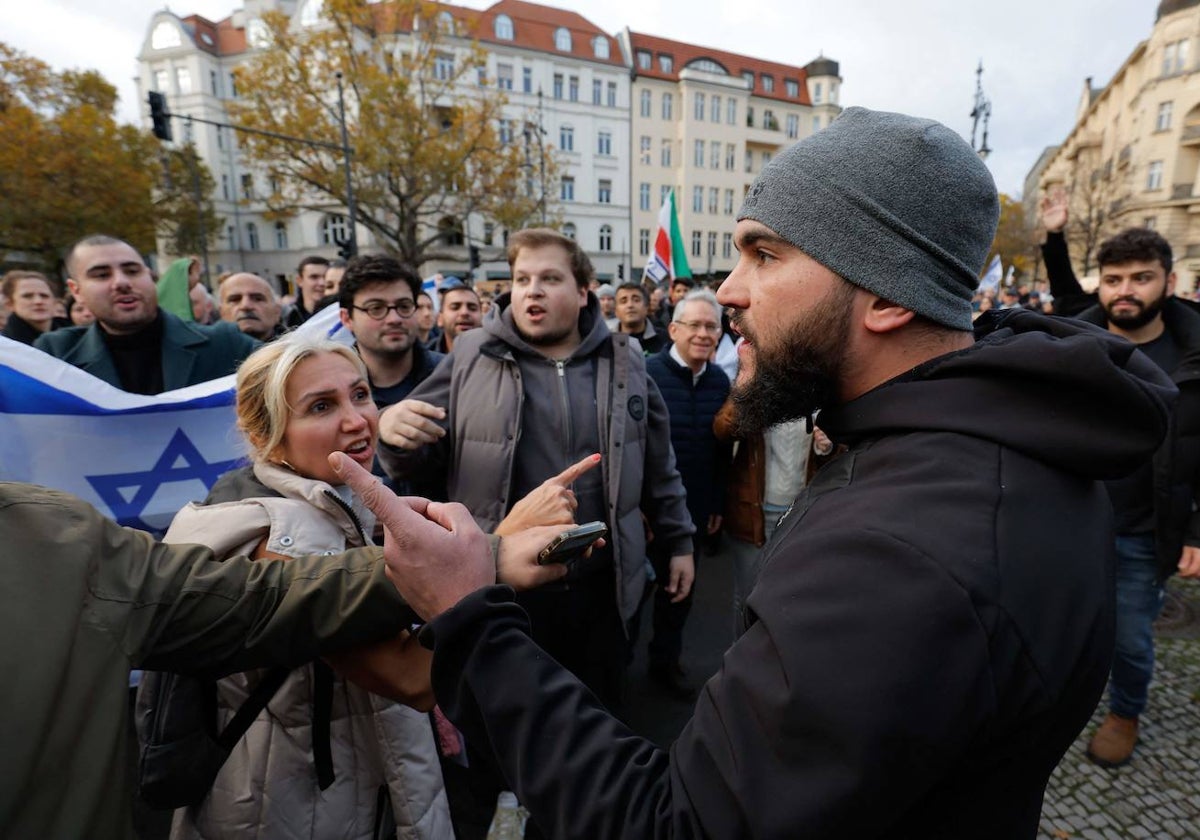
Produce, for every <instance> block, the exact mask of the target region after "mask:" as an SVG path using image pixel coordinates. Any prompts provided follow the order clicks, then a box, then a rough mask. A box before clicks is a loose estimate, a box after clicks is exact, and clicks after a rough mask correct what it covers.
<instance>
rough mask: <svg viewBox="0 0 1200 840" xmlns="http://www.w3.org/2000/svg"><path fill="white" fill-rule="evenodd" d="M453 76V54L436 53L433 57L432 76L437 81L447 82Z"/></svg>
mask: <svg viewBox="0 0 1200 840" xmlns="http://www.w3.org/2000/svg"><path fill="white" fill-rule="evenodd" d="M453 76H454V56H452V55H451V54H450V53H438V54H437V55H436V56H434V58H433V77H434V78H435V79H437V80H438V81H442V82H447V81H449V80H450V79H451V77H453Z"/></svg>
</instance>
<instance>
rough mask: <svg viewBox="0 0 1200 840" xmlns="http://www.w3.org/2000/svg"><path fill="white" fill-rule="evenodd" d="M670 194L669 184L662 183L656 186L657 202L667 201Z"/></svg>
mask: <svg viewBox="0 0 1200 840" xmlns="http://www.w3.org/2000/svg"><path fill="white" fill-rule="evenodd" d="M670 194H671V185H670V184H663V185H662V186H661V187H659V188H658V203H659V204H660V205H662V204H666V203H667V196H669V195H670Z"/></svg>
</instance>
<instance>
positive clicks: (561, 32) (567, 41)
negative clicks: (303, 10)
mask: <svg viewBox="0 0 1200 840" xmlns="http://www.w3.org/2000/svg"><path fill="white" fill-rule="evenodd" d="M554 49H556V50H558V51H559V52H570V51H571V33H570V31H569V30H568V29H567V28H566V27H565V26H560V27H558V29H556V30H554Z"/></svg>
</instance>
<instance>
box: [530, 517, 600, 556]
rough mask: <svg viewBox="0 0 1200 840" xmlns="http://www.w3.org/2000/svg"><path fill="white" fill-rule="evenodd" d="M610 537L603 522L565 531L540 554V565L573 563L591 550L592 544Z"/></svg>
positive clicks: (577, 526)
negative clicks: (602, 538)
mask: <svg viewBox="0 0 1200 840" xmlns="http://www.w3.org/2000/svg"><path fill="white" fill-rule="evenodd" d="M606 536H608V526H607V525H605V524H604V523H603V522H585V523H584V524H582V525H576V526H575V527H574V528H571V529H570V530H568V531H563V532H562V533H561V534H559V535H558V536H557V537H555V538H554V539H552V540H551V541H550V544H549V545H547V546H546V547H545V548H543V549H542V550H541V551H540V552H539V553H538V563H539V564H540V565H543V566H544V565H546V564H547V563H573V562H574V561H576V560H578V559H579V558H580V557H582V556H583V555H584V553H585V552H586V551H587V550H588V549H589V548H591V546H592V543H594V542H595V541H596V540H598V539H600V538H601V537H606Z"/></svg>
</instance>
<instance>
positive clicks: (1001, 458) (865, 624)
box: [423, 310, 1175, 840]
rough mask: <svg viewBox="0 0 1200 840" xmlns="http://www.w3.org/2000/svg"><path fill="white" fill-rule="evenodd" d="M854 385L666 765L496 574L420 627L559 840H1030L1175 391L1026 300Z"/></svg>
mask: <svg viewBox="0 0 1200 840" xmlns="http://www.w3.org/2000/svg"><path fill="white" fill-rule="evenodd" d="M979 326H980V330H981V332H982V333H984V335H983V336H982V340H980V341H978V342H977V343H976V344H975V345H974V346H972V347H971V348H969V349H966V350H963V351H960V352H956V353H951V354H948V355H946V356H942V357H939V358H937V359H934V360H932V361H930V362H928V363H926V364H924V365H922V366H921V367H919V368H917V369H916V370H913V371H911V372H910V373H908V374H906V375H904V376H901V377H898V378H897V379H894V380H892V381H890V382H888V383H885V384H883V385H881V386H879V387H877V388H875V389H873V390H872V391H870V392H868V393H866V394H864V395H862V396H861V397H859V398H857V399H855V400H853V401H852V402H850V403H848V404H844V405H840V406H834V407H831V408H828V409H826V411H825V412H824V413H823V414H822V416H821V425H822V427H823V428H824V429H825V430H826V431H827V432H828V433H829V434H830V436H831V437H832V438H833V439H834V440H836V441H837V442H839V443H843V444H846V446H847V450H846V451H845V452H843V453H842V454H840V455H838V456H837V457H835V458H834V459H832V460H831V461H830V462H829V463H828V464H827V465H826V466H825V467H824V468H823V469H822V470H821V471H820V472H819V473H818V474H817V476H816V477H815V479H814V480H813V481H812V483H811V484H809V486H808V487H806V488H805V489H804V490H803V491H802V492H801V494H800V496H799V497H798V498H797V499H796V501H795V503H794V505H793V507H792V509H791V510H790V512H789V514H788V515H787V516H786V517H785V518H784V520H783V522H782V524H781V525H780V527H779V529H778V531H777V532H776V535H775V537H774V538H773V539H772V541H771V542H770V543H769V544H768V545H767V547H766V548H765V549H764V557H763V559H762V572H761V575H760V577H759V580H758V583H757V585H756V587H755V588H754V590H753V592H752V593H751V594H750V596H749V598H748V602H747V608H746V625H747V628H746V632H745V633H744V634H743V635H742V636H740V637H739V638H738V640H737V641H736V642H735V643H734V645H733V647H732V648H731V649H730V650H729V651H728V652H727V653H726V655H725V658H724V662H723V665H722V667H721V670H720V671H719V672H718V674H717V675H716V676H715V677H713V678H712V679H711V680H710V681H709V682H708V684H707V685H706V686H705V688H704V690H703V692H702V694H701V697H700V699H699V701H698V703H697V706H696V711H695V715H694V717H693V718H692V720H691V722H690V723H689V724H688V725H687V726H686V727H685V729H684V731H683V733H682V734H681V735H680V737H679V739H678V740H677V741H676V743H675V745H674V746H673V748H672V750H671V752H670V754H669V755H668V754H667V753H666V752H663V751H661V750H659V749H657V748H656V747H655V746H654V745H652V744H650V743H649V742H647V741H645V740H643V739H640V738H638V737H637V736H635V735H634V734H633V733H631V732H630V731H629V730H628V729H626V728H625V727H624V726H623V725H622V724H620V723H619V722H617V721H616V720H614V719H612V718H611V717H609V716H608V715H607V714H606V713H604V712H603V710H602V709H600V708H599V706H598V705H597V704H596V703H595V701H593V700H592V699H591V698H590V697H589V696H588V695H587V693H586V692H585V691H584V690H583V689H582V688H581V687H580V686H579V685H578V684H577V683H576V682H575V681H574V680H573V679H572V678H571V677H570V676H569V675H567V674H565V673H564V672H562V670H561V669H560V668H558V667H557V666H556V665H555V664H554V663H553V662H551V661H549V660H548V659H547V658H546V657H545V656H544V655H542V654H541V653H540V651H539V650H538V649H537V647H536V646H535V645H534V644H533V643H532V642H531V641H530V640H529V637H528V626H527V621H526V619H525V616H524V614H523V613H522V611H521V610H520V608H519V607H517V606H516V605H515V604H513V603H512V601H511V593H510V592H509V590H507V589H506V588H505V587H492V588H489V589H485V590H481V591H480V592H477V593H475V594H474V595H472V596H469V597H468V598H466V599H464V600H463V601H462V602H461V603H460V604H459V605H457V606H456V607H455V608H454V609H452V610H450V611H448V612H446V613H444V614H443V615H442V616H440V617H438V618H436V619H435V620H434V621H433V622H432V623H431V624H430V625H428V627H427V628H426V630H425V631H424V633H423V639H424V640H425V642H426V643H427V644H432V645H433V646H434V650H435V653H434V661H433V684H434V690H435V692H436V694H437V697H438V700H439V702H440V704H441V707H442V709H444V710H445V711H446V713H447V714H448V715H449V716H450V718H451V720H453V721H454V722H455V723H456V724H458V725H459V726H460V727H461V728H462V729H463V730H464V732H465V733H466V736H467V738H468V739H478V740H477V743H478V742H482V740H483V739H487V740H488V741H489V742H490V743H492V744H493V745H494V747H495V749H496V752H497V754H498V756H499V758H500V762H501V767H502V768H503V771H504V773H505V776H506V778H507V779H508V781H509V782H510V784H511V785H512V786H513V790H514V791H515V792H516V794H517V797H518V798H519V799H520V801H521V802H522V803H523V804H524V805H525V806H526V807H527V808H529V810H530V812H531V814H532V817H533V819H534V820H535V821H536V822H537V823H538V824H539V825H540V826H541V828H542V829H543V830H544V831H545V833H547V834H548V835H550V836H553V837H557V838H563V839H564V840H566V839H567V838H607V837H614V838H615V837H621V838H651V837H654V838H659V837H662V838H666V837H714V838H740V837H756V838H797V837H803V838H846V837H853V838H859V839H860V840H861V838H912V837H920V838H960V837H972V838H996V840H1000V838H1003V840H1011V838H1020V837H1028V838H1032V837H1033V836H1034V835H1035V834H1036V831H1037V825H1038V819H1039V813H1040V809H1041V802H1042V795H1043V792H1044V790H1045V785H1046V781H1047V779H1048V778H1049V775H1050V772H1051V770H1052V769H1053V768H1054V766H1055V765H1056V764H1057V762H1058V761H1059V759H1060V758H1061V757H1062V755H1063V753H1064V752H1065V751H1066V749H1067V747H1068V745H1069V744H1070V743H1071V742H1072V740H1073V739H1074V738H1075V736H1076V735H1077V734H1078V732H1079V731H1080V730H1081V729H1082V727H1083V726H1084V724H1085V723H1086V722H1087V720H1088V718H1089V715H1090V714H1091V712H1092V710H1093V709H1094V708H1095V705H1096V702H1097V700H1098V699H1099V697H1100V693H1101V691H1102V689H1103V687H1104V683H1105V680H1106V678H1107V675H1108V669H1109V665H1110V662H1111V656H1112V646H1113V616H1114V606H1113V596H1112V564H1113V542H1112V538H1111V534H1110V532H1109V523H1110V522H1111V507H1110V504H1109V501H1108V498H1107V494H1106V493H1105V490H1104V487H1103V485H1102V484H1101V480H1102V479H1106V478H1110V477H1112V476H1117V475H1121V474H1123V473H1125V472H1127V471H1128V470H1129V469H1130V468H1131V466H1132V465H1133V464H1136V463H1137V462H1138V461H1139V460H1141V459H1145V458H1148V457H1150V455H1151V453H1153V452H1154V450H1155V449H1156V448H1157V447H1158V445H1159V443H1160V442H1161V440H1162V439H1163V437H1164V435H1165V434H1166V432H1167V426H1168V421H1169V417H1170V409H1169V403H1170V401H1171V399H1173V397H1174V393H1175V389H1174V387H1173V386H1172V385H1171V384H1170V382H1169V381H1168V380H1167V379H1166V377H1165V376H1164V375H1163V374H1162V372H1161V371H1160V370H1158V368H1157V367H1156V366H1155V365H1154V364H1153V363H1152V362H1151V361H1150V360H1149V359H1147V358H1146V357H1145V356H1144V355H1143V354H1141V353H1136V352H1134V348H1133V346H1132V345H1130V344H1129V343H1128V342H1125V341H1122V340H1120V339H1117V338H1115V337H1114V336H1111V335H1109V334H1107V333H1106V332H1104V331H1102V330H1098V329H1096V328H1093V327H1090V326H1087V325H1084V324H1080V323H1079V322H1074V321H1069V320H1065V319H1051V318H1046V317H1043V316H1041V315H1038V314H1036V313H1033V312H1028V311H1025V310H1012V311H1008V312H1002V313H996V314H995V315H989V316H986V317H985V318H984V319H981V324H980V325H979Z"/></svg>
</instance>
